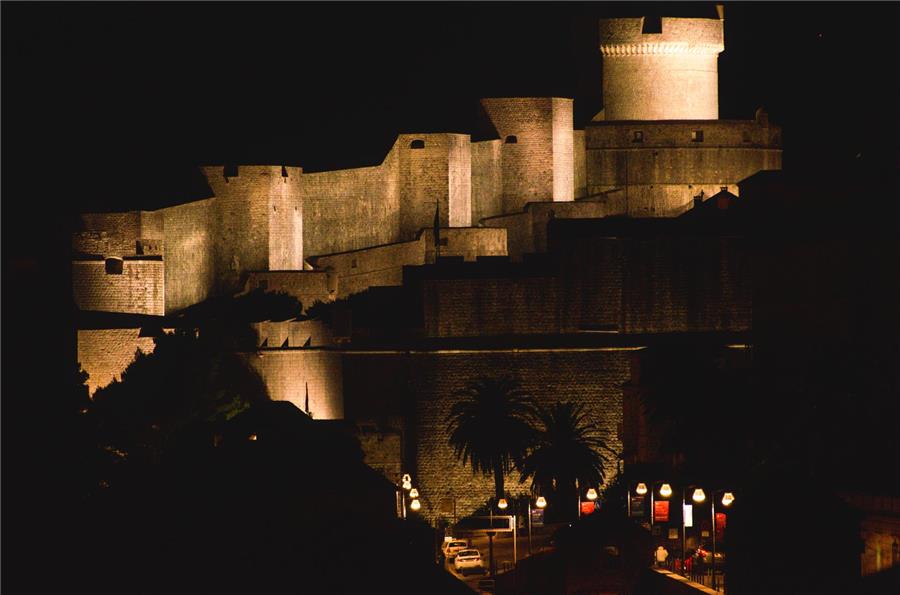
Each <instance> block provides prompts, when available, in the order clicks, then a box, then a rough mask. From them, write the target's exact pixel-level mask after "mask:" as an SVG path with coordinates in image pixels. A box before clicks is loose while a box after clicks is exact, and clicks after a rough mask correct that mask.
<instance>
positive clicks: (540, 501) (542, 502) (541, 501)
mask: <svg viewBox="0 0 900 595" xmlns="http://www.w3.org/2000/svg"><path fill="white" fill-rule="evenodd" d="M534 506H535V507H536V508H537V509H538V510H543V509H544V508H545V507H546V506H547V499H546V498H544V497H543V496H538V497H537V499H536V500H535V501H534ZM528 555H529V556H530V555H531V497H530V496H529V498H528Z"/></svg>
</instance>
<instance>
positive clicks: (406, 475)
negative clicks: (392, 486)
mask: <svg viewBox="0 0 900 595" xmlns="http://www.w3.org/2000/svg"><path fill="white" fill-rule="evenodd" d="M400 481H402V482H403V483H407V482H409V483H412V476H410V474H409V473H404V474H403V477H402V478H400Z"/></svg>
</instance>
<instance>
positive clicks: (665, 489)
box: [659, 483, 672, 498]
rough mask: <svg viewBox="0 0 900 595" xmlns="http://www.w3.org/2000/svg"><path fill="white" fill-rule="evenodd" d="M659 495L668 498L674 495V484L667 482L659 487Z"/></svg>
mask: <svg viewBox="0 0 900 595" xmlns="http://www.w3.org/2000/svg"><path fill="white" fill-rule="evenodd" d="M659 495H660V496H662V497H663V498H668V497H669V496H671V495H672V486H670V485H669V484H667V483H664V484H662V486H660V488H659Z"/></svg>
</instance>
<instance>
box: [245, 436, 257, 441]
mask: <svg viewBox="0 0 900 595" xmlns="http://www.w3.org/2000/svg"><path fill="white" fill-rule="evenodd" d="M247 440H249V441H250V442H256V434H250V435H249V436H247Z"/></svg>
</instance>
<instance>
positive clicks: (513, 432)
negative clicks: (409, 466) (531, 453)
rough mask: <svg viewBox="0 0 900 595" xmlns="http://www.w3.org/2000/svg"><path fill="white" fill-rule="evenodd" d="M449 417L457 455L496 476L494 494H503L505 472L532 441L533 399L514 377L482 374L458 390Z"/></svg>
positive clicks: (452, 440) (520, 456)
mask: <svg viewBox="0 0 900 595" xmlns="http://www.w3.org/2000/svg"><path fill="white" fill-rule="evenodd" d="M455 394H456V395H457V396H461V397H463V398H464V400H462V401H459V402H457V403H455V404H454V405H453V407H452V409H451V410H450V415H449V416H448V418H447V421H448V422H449V423H450V444H451V446H453V448H454V450H455V453H456V457H457V458H458V459H460V460H462V462H463V464H464V465H465V464H470V465H471V466H472V470H473V471H475V472H479V471H480V472H481V473H483V474H484V475H491V474H493V476H494V494H495V496H496V497H497V498H502V497H503V495H504V493H505V491H504V476H505V474H506V473H507V472H508V471H509V470H510V469H512V467H513V466H514V465H516V464H518V463H519V462H520V461H521V460H522V458H523V457H524V456H525V453H526V451H527V449H528V446H529V445H530V444H531V441H532V439H533V437H534V430H533V428H532V425H531V420H532V419H533V417H534V415H535V412H536V409H535V407H534V404H533V399H532V397H531V396H530V395H528V394H527V393H526V392H525V391H523V390H522V388H521V386H520V385H519V382H518V381H517V380H516V379H514V378H512V377H509V376H507V377H503V378H479V379H477V380H474V381H472V382H470V383H469V384H467V385H466V387H465V388H463V389H462V390H460V391H457V392H456V393H455Z"/></svg>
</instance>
